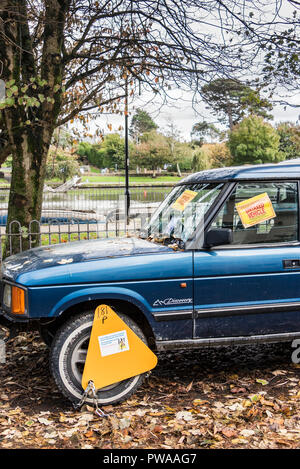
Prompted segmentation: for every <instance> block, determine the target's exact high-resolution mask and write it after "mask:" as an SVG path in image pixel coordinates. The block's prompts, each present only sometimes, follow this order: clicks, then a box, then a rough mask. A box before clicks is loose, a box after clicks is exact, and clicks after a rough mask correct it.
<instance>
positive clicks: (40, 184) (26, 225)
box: [4, 127, 52, 257]
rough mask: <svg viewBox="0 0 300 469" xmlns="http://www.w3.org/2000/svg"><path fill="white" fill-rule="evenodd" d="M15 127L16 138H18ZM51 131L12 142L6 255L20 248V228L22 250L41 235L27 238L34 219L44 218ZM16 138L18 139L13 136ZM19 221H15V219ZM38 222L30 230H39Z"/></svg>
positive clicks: (23, 136) (35, 241)
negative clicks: (46, 172)
mask: <svg viewBox="0 0 300 469" xmlns="http://www.w3.org/2000/svg"><path fill="white" fill-rule="evenodd" d="M15 136H16V135H15V130H14V137H15ZM51 136H52V133H51V131H50V129H47V128H46V129H41V128H40V127H38V131H35V132H32V131H30V132H24V131H23V133H21V132H20V134H19V138H18V139H17V141H16V142H15V143H14V144H13V145H12V148H13V152H12V153H13V167H12V178H11V188H10V196H9V204H8V216H7V234H8V239H7V243H6V246H5V253H4V257H6V256H7V255H9V254H14V253H15V252H18V251H19V250H20V237H19V233H20V230H21V232H22V245H21V247H22V250H25V249H29V247H34V246H35V245H37V243H38V237H39V236H38V235H37V236H35V238H34V237H31V243H30V239H29V237H28V234H27V232H28V230H29V229H30V224H31V222H32V220H37V221H38V222H39V221H40V219H41V212H42V201H43V188H44V180H45V170H46V161H47V154H48V150H49V146H50V141H51ZM14 140H16V138H15V139H14ZM15 220H16V221H17V222H18V223H13V222H14V221H15ZM37 227H38V225H37V224H36V223H35V224H34V225H32V229H31V231H34V232H37V231H38V229H37Z"/></svg>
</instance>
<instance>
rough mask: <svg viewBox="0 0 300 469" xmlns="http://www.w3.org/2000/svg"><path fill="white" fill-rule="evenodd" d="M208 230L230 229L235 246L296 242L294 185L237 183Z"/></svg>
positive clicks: (282, 183)
mask: <svg viewBox="0 0 300 469" xmlns="http://www.w3.org/2000/svg"><path fill="white" fill-rule="evenodd" d="M211 228H230V229H232V232H233V243H232V244H236V245H237V244H256V243H285V242H291V241H297V240H298V185H297V183H296V182H255V181H253V182H245V183H238V184H237V186H236V187H235V190H234V192H233V193H232V194H231V196H230V197H229V198H228V200H227V201H226V203H225V205H224V206H223V208H222V209H221V210H220V212H219V213H218V215H217V216H216V218H215V219H214V221H213V223H212V225H211Z"/></svg>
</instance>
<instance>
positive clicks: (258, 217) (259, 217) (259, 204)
mask: <svg viewBox="0 0 300 469" xmlns="http://www.w3.org/2000/svg"><path fill="white" fill-rule="evenodd" d="M235 207H236V209H237V211H238V214H239V216H240V219H241V221H242V223H243V226H244V228H248V227H249V226H253V225H257V224H258V223H261V222H263V221H266V220H270V219H271V218H275V217H276V213H275V211H274V208H273V205H272V202H271V200H270V197H269V196H268V194H267V193H266V192H265V193H264V194H259V195H256V196H255V197H251V199H247V200H243V201H242V202H239V203H237V204H235Z"/></svg>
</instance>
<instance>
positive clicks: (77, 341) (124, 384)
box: [50, 311, 147, 405]
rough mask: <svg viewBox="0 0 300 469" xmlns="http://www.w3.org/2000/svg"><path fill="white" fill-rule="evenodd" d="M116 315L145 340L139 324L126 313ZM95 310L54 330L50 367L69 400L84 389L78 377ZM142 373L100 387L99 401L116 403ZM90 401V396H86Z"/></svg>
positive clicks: (130, 391)
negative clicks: (55, 331)
mask: <svg viewBox="0 0 300 469" xmlns="http://www.w3.org/2000/svg"><path fill="white" fill-rule="evenodd" d="M118 316H119V317H120V318H121V319H122V320H123V321H124V322H125V323H126V324H127V325H128V327H130V328H131V329H132V330H133V332H134V333H135V334H136V335H137V336H138V337H139V338H140V339H141V340H142V341H143V342H144V343H147V341H146V337H145V336H144V334H143V332H142V330H141V329H140V327H139V326H138V325H137V324H136V323H135V322H134V321H133V320H132V319H131V318H129V317H128V316H126V315H124V314H122V313H118ZM93 319H94V312H92V311H89V312H86V313H82V314H79V315H77V316H75V317H73V318H71V319H70V320H69V321H67V322H66V323H65V324H64V325H63V326H62V327H61V328H60V329H59V330H58V331H57V333H56V335H55V337H54V340H53V343H52V346H51V351H50V369H51V373H52V376H53V378H54V380H55V382H56V384H57V386H58V388H59V389H60V391H61V392H62V393H63V394H64V395H65V396H66V397H67V398H68V399H70V400H71V401H72V402H78V401H79V400H80V399H81V397H82V393H83V389H82V386H81V378H82V373H83V369H84V364H85V360H86V355H87V349H88V345H89V339H90V335H91V330H92V325H93ZM144 376H145V373H143V374H141V375H137V376H134V377H132V378H128V379H125V380H123V381H119V382H118V383H114V384H111V385H109V386H106V387H104V388H101V389H100V390H98V392H97V399H98V404H100V405H101V404H102V405H108V404H116V403H118V402H121V401H123V400H125V399H127V398H128V397H129V396H130V395H131V394H133V393H134V392H135V391H136V389H137V388H138V387H139V386H140V385H141V384H142V382H143V379H144ZM86 402H87V403H92V402H93V399H92V398H87V400H86Z"/></svg>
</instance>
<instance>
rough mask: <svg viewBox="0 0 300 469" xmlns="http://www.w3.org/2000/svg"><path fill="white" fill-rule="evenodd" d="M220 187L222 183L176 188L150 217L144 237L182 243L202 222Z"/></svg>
mask: <svg viewBox="0 0 300 469" xmlns="http://www.w3.org/2000/svg"><path fill="white" fill-rule="evenodd" d="M223 186H224V184H223V183H205V184H189V185H182V186H177V187H175V188H174V189H173V190H172V191H171V192H170V194H169V195H168V196H167V198H166V199H165V200H164V202H162V204H161V205H160V206H159V208H158V209H157V211H156V212H155V213H154V214H153V216H152V217H151V219H150V222H149V224H148V225H147V226H146V227H145V229H144V230H143V235H144V236H146V237H150V238H152V239H153V238H157V239H158V240H160V239H163V238H171V239H172V238H173V239H178V240H181V241H182V242H184V243H185V242H186V241H187V240H188V239H190V237H191V236H192V234H193V233H194V231H195V230H196V228H197V226H198V225H199V224H200V223H201V222H202V221H203V220H204V217H205V214H206V213H207V211H208V210H209V208H210V207H211V206H212V204H213V203H214V201H215V199H216V198H217V197H218V195H219V194H220V191H221V189H222V188H223Z"/></svg>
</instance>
